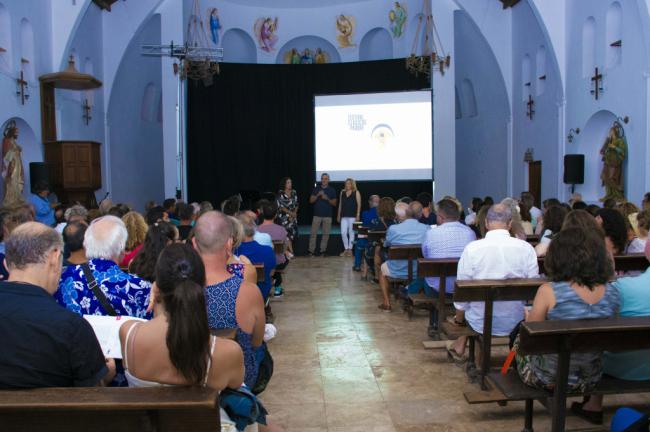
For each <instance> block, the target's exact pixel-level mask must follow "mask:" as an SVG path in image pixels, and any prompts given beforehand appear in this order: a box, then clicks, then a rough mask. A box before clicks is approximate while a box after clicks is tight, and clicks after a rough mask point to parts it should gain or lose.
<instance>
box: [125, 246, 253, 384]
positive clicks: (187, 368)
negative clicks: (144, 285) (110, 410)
mask: <svg viewBox="0 0 650 432" xmlns="http://www.w3.org/2000/svg"><path fill="white" fill-rule="evenodd" d="M204 286H205V268H204V266H203V262H202V261H201V257H200V256H199V254H198V253H197V252H196V251H195V250H194V249H193V248H192V247H191V246H190V245H185V244H173V245H170V246H168V247H166V248H165V249H164V250H163V251H162V252H161V254H160V259H159V260H158V263H157V265H156V283H155V284H154V285H153V289H152V293H151V295H152V299H153V308H154V318H153V319H152V320H151V321H147V322H140V321H134V320H131V321H127V322H125V323H124V324H123V325H122V326H121V327H120V341H121V343H122V358H123V359H124V371H125V375H126V379H127V380H128V382H129V386H130V387H157V386H165V385H194V386H202V387H205V386H208V387H211V388H214V389H217V390H219V391H221V390H223V389H225V388H227V387H228V388H232V389H237V388H239V387H240V386H241V384H242V382H243V380H244V359H243V356H242V351H241V348H240V347H239V345H237V343H236V342H235V341H231V340H227V339H220V338H217V337H216V336H210V328H209V327H208V314H207V309H206V302H205V294H204V291H203V289H204V288H203V287H204ZM136 337H137V339H136ZM136 359H137V363H136Z"/></svg>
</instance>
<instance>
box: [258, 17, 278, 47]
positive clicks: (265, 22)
mask: <svg viewBox="0 0 650 432" xmlns="http://www.w3.org/2000/svg"><path fill="white" fill-rule="evenodd" d="M277 29H278V18H277V17H276V18H275V19H272V18H270V17H267V18H259V19H258V20H257V21H255V26H254V28H253V30H254V32H255V36H256V37H257V43H258V44H259V47H260V49H261V50H262V51H266V52H271V51H275V44H276V43H277V41H278V36H277V35H276V34H275V33H276V31H277Z"/></svg>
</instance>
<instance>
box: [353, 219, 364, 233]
mask: <svg viewBox="0 0 650 432" xmlns="http://www.w3.org/2000/svg"><path fill="white" fill-rule="evenodd" d="M362 223H363V222H359V221H357V222H352V231H359V228H361V226H362Z"/></svg>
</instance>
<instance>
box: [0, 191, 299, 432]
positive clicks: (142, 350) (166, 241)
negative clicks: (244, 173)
mask: <svg viewBox="0 0 650 432" xmlns="http://www.w3.org/2000/svg"><path fill="white" fill-rule="evenodd" d="M46 193H47V190H46V189H44V192H43V194H44V195H45V194H46ZM45 196H46V195H45ZM147 207H148V209H147V211H146V213H145V214H144V215H142V214H140V213H138V212H135V211H133V210H132V209H131V208H129V207H128V206H126V205H123V204H118V205H108V204H106V201H104V202H102V205H101V206H100V208H99V209H98V210H97V211H92V210H91V211H88V210H86V209H85V208H84V207H83V206H81V205H78V204H77V205H73V206H71V207H69V208H68V209H65V210H64V211H62V212H60V213H61V215H60V218H61V220H60V221H57V219H56V218H57V216H56V214H57V212H55V209H54V208H50V209H49V214H46V215H41V214H39V213H38V212H36V211H35V210H34V206H33V204H29V203H25V204H20V205H17V206H15V207H11V208H7V207H4V208H2V209H1V210H0V217H1V223H2V240H3V241H2V242H1V243H0V253H1V257H0V258H2V261H0V262H2V263H3V264H2V265H1V266H0V267H1V268H2V273H1V274H0V281H1V282H0V313H1V314H2V316H3V320H2V322H1V323H0V327H1V328H2V330H3V334H6V335H8V336H7V338H6V340H5V342H6V343H5V346H4V349H3V350H2V351H1V352H0V389H2V388H5V389H9V388H34V387H73V386H75V387H87V386H96V385H107V386H119V387H153V386H178V385H197V386H209V387H211V388H214V389H217V390H220V391H221V390H224V389H228V388H229V389H233V390H235V391H238V392H240V393H241V392H248V396H247V397H254V396H252V395H253V393H255V394H259V393H260V392H261V391H263V389H264V388H265V387H266V384H267V383H268V381H269V380H270V373H272V372H269V369H268V368H265V367H263V365H264V363H265V362H269V361H272V360H271V359H270V353H269V351H268V349H267V348H266V344H265V341H264V337H265V329H266V325H267V321H266V315H265V302H267V301H268V300H269V297H271V296H273V294H274V293H276V294H277V295H278V296H279V295H281V292H282V287H281V285H280V284H281V282H282V279H281V277H277V276H275V275H274V273H275V269H276V261H277V262H279V263H280V265H279V267H281V268H282V269H284V268H285V267H286V266H287V264H288V262H289V260H288V259H287V258H286V257H285V256H284V254H283V253H281V252H279V250H278V249H276V250H275V251H274V249H273V243H271V246H268V245H262V244H260V243H258V242H257V241H255V240H254V237H255V234H256V233H257V231H258V223H259V225H260V226H259V228H260V234H262V232H266V234H264V235H265V236H268V237H270V238H272V239H273V240H275V241H276V242H286V240H287V234H286V231H285V230H284V228H282V227H281V226H279V225H276V224H275V223H274V219H275V216H276V215H277V205H276V204H275V203H273V202H268V201H265V202H262V203H260V211H259V214H256V213H254V212H250V211H239V210H238V211H236V212H235V217H232V216H227V215H225V214H224V213H221V212H217V211H214V210H212V208H211V206H209V204H207V203H204V204H201V205H198V204H192V205H189V204H186V203H183V202H176V200H166V201H165V203H163V205H162V206H157V205H155V204H154V203H151V205H148V206H147ZM39 211H40V213H43V214H44V213H47V209H45V208H41V209H40V210H39ZM41 216H43V217H41ZM55 228H56V229H55ZM276 251H278V252H277V253H276ZM5 265H6V267H5ZM254 265H261V266H263V267H264V272H263V273H264V278H260V279H259V281H258V277H257V271H256V269H255V267H254ZM272 285H274V286H275V291H274V292H271V287H272ZM88 315H104V316H121V317H124V318H125V319H124V323H123V324H122V325H121V327H120V329H119V338H120V342H121V347H122V356H121V357H122V358H121V359H114V358H105V355H104V354H103V352H102V348H101V347H100V344H99V342H98V338H97V337H96V336H95V333H94V331H93V327H92V326H91V322H89V321H87V320H86V319H84V318H83V317H84V316H88ZM129 317H132V318H134V319H131V320H129ZM271 370H272V369H271ZM250 392H253V393H250ZM256 403H257V404H259V401H256ZM258 412H259V411H258ZM262 412H265V411H264V410H262ZM222 421H226V422H228V421H230V419H228V418H224V414H223V412H222ZM233 421H234V422H236V421H239V422H240V423H239V424H241V421H242V419H237V420H235V419H233ZM243 421H244V422H245V423H248V424H254V423H259V424H258V426H259V428H260V430H276V429H277V427H276V426H274V425H272V424H270V422H269V421H268V420H267V419H266V418H265V417H264V416H263V415H262V416H260V417H255V418H243Z"/></svg>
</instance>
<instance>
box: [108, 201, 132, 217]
mask: <svg viewBox="0 0 650 432" xmlns="http://www.w3.org/2000/svg"><path fill="white" fill-rule="evenodd" d="M130 211H131V207H129V206H128V205H126V204H123V203H120V204H116V205H115V206H113V207H112V208H111V209H110V210H109V211H108V214H109V215H111V216H115V217H116V218H120V219H122V218H123V217H124V215H126V214H127V213H128V212H130Z"/></svg>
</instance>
